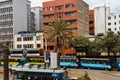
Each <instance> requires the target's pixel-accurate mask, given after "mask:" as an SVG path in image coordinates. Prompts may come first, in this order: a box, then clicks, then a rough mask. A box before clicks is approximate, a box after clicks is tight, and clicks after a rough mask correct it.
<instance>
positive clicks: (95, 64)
mask: <svg viewBox="0 0 120 80" xmlns="http://www.w3.org/2000/svg"><path fill="white" fill-rule="evenodd" d="M80 66H81V67H82V68H88V69H103V70H111V69H112V66H111V65H110V60H109V59H105V58H81V59H80Z"/></svg>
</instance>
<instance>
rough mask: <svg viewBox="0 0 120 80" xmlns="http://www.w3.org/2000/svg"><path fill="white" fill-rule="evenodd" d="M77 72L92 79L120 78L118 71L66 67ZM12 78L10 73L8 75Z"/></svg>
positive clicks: (1, 77) (109, 79)
mask: <svg viewBox="0 0 120 80" xmlns="http://www.w3.org/2000/svg"><path fill="white" fill-rule="evenodd" d="M68 70H70V71H72V72H75V73H77V74H80V75H83V74H85V71H87V72H88V75H89V77H90V78H91V79H92V80H120V71H105V70H88V69H68ZM9 78H10V80H12V77H11V75H10V76H9ZM0 80H3V74H1V73H0Z"/></svg>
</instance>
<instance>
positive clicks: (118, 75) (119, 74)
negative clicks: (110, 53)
mask: <svg viewBox="0 0 120 80" xmlns="http://www.w3.org/2000/svg"><path fill="white" fill-rule="evenodd" d="M104 74H107V75H111V76H116V77H120V71H118V72H116V71H110V72H109V73H108V72H104Z"/></svg>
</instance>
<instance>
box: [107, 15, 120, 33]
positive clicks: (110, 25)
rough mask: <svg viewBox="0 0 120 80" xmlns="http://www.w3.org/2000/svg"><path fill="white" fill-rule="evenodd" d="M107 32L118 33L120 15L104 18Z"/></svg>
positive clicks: (119, 29)
mask: <svg viewBox="0 0 120 80" xmlns="http://www.w3.org/2000/svg"><path fill="white" fill-rule="evenodd" d="M106 21H107V22H106V26H107V31H113V32H114V33H117V32H118V31H120V13H110V14H108V15H107V16H106Z"/></svg>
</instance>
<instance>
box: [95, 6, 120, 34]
mask: <svg viewBox="0 0 120 80" xmlns="http://www.w3.org/2000/svg"><path fill="white" fill-rule="evenodd" d="M94 14H95V16H94V19H95V35H99V34H103V35H106V33H107V32H108V31H113V32H114V33H117V32H118V31H120V13H110V7H109V6H108V7H106V6H101V7H96V8H95V9H94Z"/></svg>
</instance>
